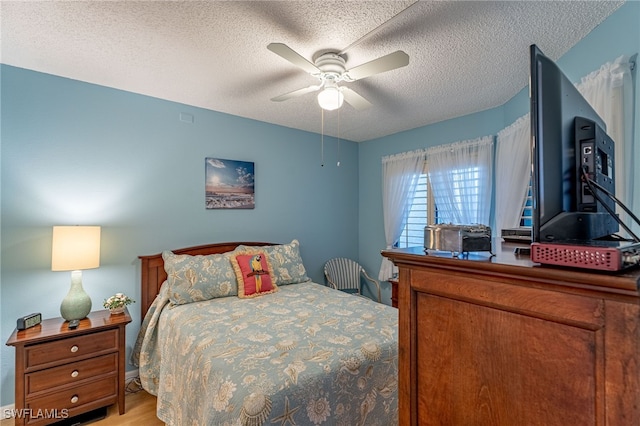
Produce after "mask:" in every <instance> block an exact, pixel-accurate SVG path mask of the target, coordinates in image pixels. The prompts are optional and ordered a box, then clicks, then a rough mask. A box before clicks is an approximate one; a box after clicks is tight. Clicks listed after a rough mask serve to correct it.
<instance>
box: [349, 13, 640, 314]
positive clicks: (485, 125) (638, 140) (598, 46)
mask: <svg viewBox="0 0 640 426" xmlns="http://www.w3.org/2000/svg"><path fill="white" fill-rule="evenodd" d="M638 22H640V2H637V1H633V2H628V3H625V4H624V5H623V6H622V7H621V8H620V9H618V11H616V12H615V13H614V14H612V15H611V16H610V17H609V18H608V19H607V20H606V21H604V22H603V23H602V24H600V25H599V26H598V27H596V28H595V29H594V30H593V31H592V32H591V33H590V34H589V35H587V37H585V38H584V39H583V40H582V41H580V42H579V43H578V44H577V45H576V46H575V47H574V48H573V49H571V50H570V51H569V52H568V53H567V54H565V55H564V56H563V57H562V58H560V59H559V60H558V61H557V62H558V65H559V66H560V68H561V69H562V70H563V71H564V72H565V73H566V74H567V76H568V77H569V78H570V79H571V80H572V81H574V82H577V81H578V80H579V79H580V78H581V77H583V76H585V75H586V74H588V73H590V72H592V71H595V70H597V69H598V68H599V67H600V66H601V65H602V64H604V63H606V62H609V61H613V60H615V59H616V58H617V57H619V56H620V55H627V56H632V55H635V54H637V53H638V52H640V25H638ZM532 42H533V43H535V40H532ZM539 47H540V48H541V50H542V51H543V52H544V51H545V46H542V45H541V46H539ZM637 73H638V72H637V65H636V71H635V75H637ZM639 86H640V85H638V84H635V102H636V105H637V107H636V118H635V123H636V126H635V132H634V135H635V137H634V141H635V147H637V149H636V150H635V158H636V161H635V164H636V165H640V87H639ZM528 112H529V93H528V87H525V88H523V89H522V91H520V92H519V93H518V94H517V95H515V96H514V97H513V98H512V99H510V100H509V101H508V102H507V103H505V104H504V105H503V106H501V107H498V108H494V109H492V110H488V111H484V112H480V113H477V114H472V115H468V116H464V117H460V118H455V119H453V120H448V121H444V122H441V123H436V124H433V125H430V126H426V127H422V128H419V129H415V130H411V131H407V132H402V133H397V134H394V135H391V136H387V137H384V138H380V139H376V140H371V141H367V142H363V143H361V144H360V149H359V163H360V170H359V175H360V192H359V198H360V199H359V203H360V209H359V210H360V213H359V214H360V221H359V227H360V240H359V241H360V243H359V247H360V248H359V253H360V263H362V264H363V265H364V266H365V268H367V269H369V270H371V271H372V272H373V273H375V275H376V276H377V274H378V271H379V270H380V262H381V260H382V259H381V256H380V250H383V249H384V248H385V238H384V222H383V217H382V190H381V182H382V157H383V156H385V155H390V154H397V153H401V152H406V151H411V150H415V149H421V148H428V147H431V146H433V145H440V144H445V143H451V142H456V141H461V140H467V139H475V138H478V137H482V136H485V135H496V134H497V132H498V131H500V130H502V129H503V128H505V127H507V126H509V125H510V124H512V123H513V122H514V121H516V120H517V119H518V118H519V117H521V116H523V115H524V114H526V113H528ZM639 175H640V171H639V172H637V173H636V176H635V177H631V176H630V179H632V180H634V181H638V180H640V176H639ZM635 189H636V191H635V196H634V200H635V204H634V206H633V208H634V211H635V212H636V213H637V212H639V211H640V184H636V187H635ZM381 285H382V288H383V298H384V299H385V303H390V295H391V290H390V288H389V284H388V283H381Z"/></svg>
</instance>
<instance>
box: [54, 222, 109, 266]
mask: <svg viewBox="0 0 640 426" xmlns="http://www.w3.org/2000/svg"><path fill="white" fill-rule="evenodd" d="M99 266H100V227H99V226H54V227H53V246H52V252H51V270H52V271H76V270H82V269H93V268H97V267H99Z"/></svg>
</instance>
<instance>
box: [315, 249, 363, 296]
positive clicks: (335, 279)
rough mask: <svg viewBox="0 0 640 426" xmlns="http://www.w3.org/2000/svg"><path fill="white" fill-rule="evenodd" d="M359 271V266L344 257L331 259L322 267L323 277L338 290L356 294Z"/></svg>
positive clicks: (358, 286)
mask: <svg viewBox="0 0 640 426" xmlns="http://www.w3.org/2000/svg"><path fill="white" fill-rule="evenodd" d="M361 271H362V266H360V264H358V263H357V262H356V261H354V260H351V259H347V258H345V257H338V258H335V259H331V260H329V261H327V263H325V265H324V275H325V276H326V277H327V280H329V282H330V283H332V284H333V285H335V286H336V288H337V289H338V290H343V291H344V290H348V291H350V290H355V291H356V292H357V293H358V294H359V293H360V273H361Z"/></svg>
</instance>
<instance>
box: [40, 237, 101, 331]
mask: <svg viewBox="0 0 640 426" xmlns="http://www.w3.org/2000/svg"><path fill="white" fill-rule="evenodd" d="M99 266H100V227H99V226H54V227H53V244H52V251H51V270H52V271H71V288H70V289H69V293H67V295H66V296H65V298H64V299H63V300H62V303H61V304H60V314H61V315H62V318H64V319H65V320H67V321H71V320H75V319H77V320H80V319H82V318H84V317H86V316H87V314H88V313H89V312H91V298H90V297H89V295H88V294H87V293H86V292H85V291H84V288H82V270H83V269H93V268H97V267H99Z"/></svg>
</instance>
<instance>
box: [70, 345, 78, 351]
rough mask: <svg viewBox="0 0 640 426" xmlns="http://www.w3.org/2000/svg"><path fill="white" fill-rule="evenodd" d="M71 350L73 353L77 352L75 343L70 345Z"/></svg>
mask: <svg viewBox="0 0 640 426" xmlns="http://www.w3.org/2000/svg"><path fill="white" fill-rule="evenodd" d="M71 352H73V353H76V352H78V347H77V346H76V345H73V346H71Z"/></svg>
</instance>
